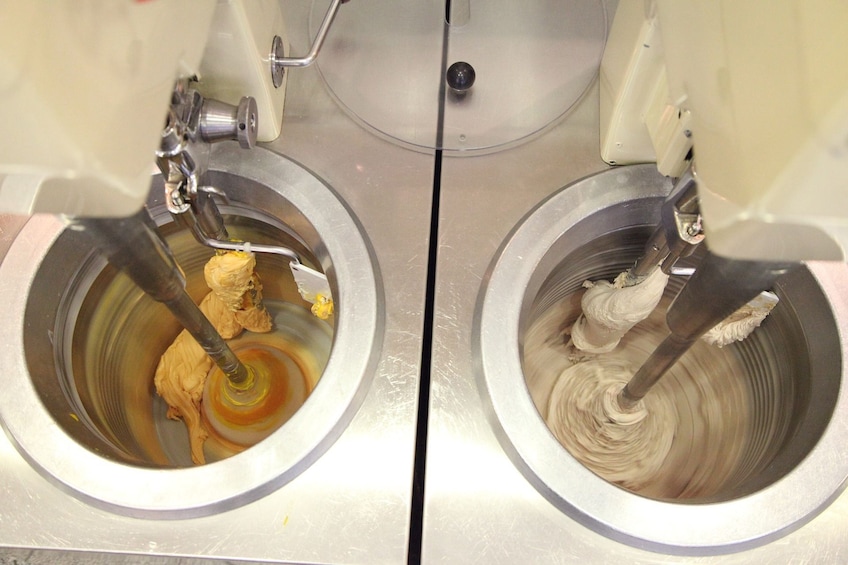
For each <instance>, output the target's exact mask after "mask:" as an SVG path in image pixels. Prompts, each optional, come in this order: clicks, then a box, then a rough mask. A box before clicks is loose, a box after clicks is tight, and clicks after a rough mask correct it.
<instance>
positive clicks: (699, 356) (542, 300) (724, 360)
mask: <svg viewBox="0 0 848 565" xmlns="http://www.w3.org/2000/svg"><path fill="white" fill-rule="evenodd" d="M657 204H659V202H658V203H657ZM622 206H623V205H622ZM615 214H616V210H615V209H614V208H612V209H605V210H602V211H599V212H597V213H596V214H593V215H592V216H589V217H588V218H586V219H585V220H583V221H581V222H580V223H578V224H577V225H576V226H575V227H574V228H573V229H574V230H576V231H577V232H581V231H583V232H584V233H587V236H589V238H588V239H587V240H585V242H584V243H583V244H582V245H581V246H580V247H578V248H576V249H574V251H572V252H571V253H569V254H568V255H567V256H566V257H564V258H563V260H562V261H561V263H560V264H559V265H557V266H556V268H555V269H554V270H553V272H552V273H551V274H550V275H549V277H548V278H547V280H546V281H545V282H544V283H543V285H542V288H541V289H540V290H539V292H538V293H537V294H536V295H535V297H529V296H528V297H527V300H529V301H530V302H531V306H530V313H529V315H528V318H527V322H526V325H525V327H524V331H523V332H522V333H521V334H520V335H519V341H520V342H521V343H523V351H522V364H523V368H524V378H525V381H526V383H527V388H528V390H529V392H530V395H531V397H532V399H533V403H534V405H535V406H536V409H537V410H538V411H539V414H540V415H541V416H542V418H543V419H544V420H545V423H546V425H547V427H548V428H549V429H550V431H551V433H553V434H554V436H555V437H556V438H557V440H558V441H559V442H560V443H561V444H562V445H563V446H564V447H566V448H567V449H568V450H569V451H570V452H571V454H572V455H573V456H574V457H576V458H577V459H579V460H581V462H582V463H583V464H584V465H585V466H586V467H587V468H589V469H591V470H592V471H593V472H595V473H596V474H598V475H599V476H601V477H602V478H604V479H605V480H607V481H609V482H610V483H613V484H616V485H618V486H621V487H622V488H625V489H627V490H629V491H631V492H633V493H637V494H640V495H643V496H647V497H651V498H654V499H658V500H669V501H671V500H673V501H677V502H715V501H723V500H731V499H734V498H739V497H741V496H745V495H747V494H750V493H751V492H754V491H755V490H757V489H760V488H764V487H766V486H768V485H770V484H772V483H774V482H775V481H777V480H779V479H780V478H781V477H783V476H784V475H785V474H786V473H787V472H788V471H789V470H790V469H792V468H793V467H795V466H796V465H797V464H798V463H799V462H800V461H801V460H802V459H804V458H805V457H806V456H807V455H808V454H809V452H810V450H811V449H812V447H813V446H814V445H815V442H816V441H817V439H818V437H820V436H821V433H822V431H823V430H824V427H825V426H826V425H827V422H828V421H829V420H830V417H831V415H832V414H833V408H834V402H835V399H836V398H837V395H838V392H839V387H840V379H839V372H840V368H841V356H840V352H839V343H838V340H837V333H836V331H835V321H834V320H833V317H832V314H831V313H830V310H829V307H828V305H827V299H826V298H825V296H824V295H823V294H822V292H821V290H820V289H819V288H818V285H817V284H816V282H815V279H814V278H813V277H812V276H811V275H810V274H809V272H801V273H793V274H792V275H790V276H789V277H788V278H784V279H783V280H782V281H781V282H780V283H779V284H778V285H777V286H776V287H775V288H774V291H775V293H776V294H777V295H778V297H779V299H780V302H779V304H778V307H777V308H775V310H774V311H772V313H771V314H770V315H769V317H767V318H766V320H765V321H764V322H763V324H762V325H761V326H760V327H759V328H758V329H757V330H756V331H754V333H753V334H752V335H751V336H749V337H748V338H747V339H745V340H744V341H741V342H736V343H733V344H730V345H727V346H725V347H717V346H714V345H710V344H708V343H706V342H705V341H703V340H699V341H698V342H696V343H695V345H694V346H693V347H692V348H691V349H690V350H689V351H688V352H687V353H686V354H685V355H684V356H683V358H682V359H681V360H680V361H678V362H677V363H676V364H675V365H674V366H673V367H672V368H671V370H670V371H669V372H668V373H667V374H666V375H665V376H664V377H663V378H662V379H661V380H660V382H659V383H658V384H657V385H656V388H655V389H654V390H652V391H651V392H650V393H649V395H650V396H648V397H646V408H647V411H648V414H647V419H646V421H644V422H642V423H641V424H642V426H641V428H640V429H639V430H633V432H632V433H633V434H634V435H633V437H621V436H619V437H616V438H613V440H612V441H610V442H609V443H607V444H606V445H600V444H598V445H595V446H594V448H592V449H591V450H590V452H589V453H590V454H588V455H587V454H586V453H583V452H582V450H581V449H580V447H575V443H576V442H577V441H578V440H583V441H585V438H575V437H573V435H572V434H576V433H577V432H575V428H576V427H577V426H576V425H575V423H574V422H573V418H575V417H576V416H575V412H577V407H576V405H577V404H578V403H580V402H586V401H588V400H589V399H588V398H587V396H588V395H590V394H592V393H591V392H589V391H575V390H573V389H572V390H570V391H569V390H567V389H568V384H567V383H566V382H565V381H566V378H567V376H565V375H563V371H565V370H566V369H567V368H568V367H570V366H572V365H574V364H575V363H580V362H583V361H585V360H586V357H587V356H586V355H585V354H581V352H580V351H579V350H576V349H574V348H573V347H571V346H570V345H569V330H570V328H571V326H572V325H573V324H574V322H576V320H577V317H578V316H579V315H580V313H581V312H582V310H581V307H580V298H581V296H582V295H583V293H584V292H585V289H584V288H583V286H582V285H583V281H585V280H591V281H598V280H609V281H612V280H613V279H614V278H615V277H616V276H617V275H618V274H619V273H621V272H622V271H625V270H626V269H628V268H629V267H630V266H632V265H633V263H634V262H635V260H636V259H637V258H638V257H639V254H640V253H641V252H642V249H643V247H644V244H645V242H646V241H647V239H648V236H649V235H650V232H651V229H652V226H647V225H646V226H629V227H625V228H623V229H620V228H618V227H615V226H610V224H609V222H608V221H606V220H607V219H608V218H609V217H611V216H614V215H615ZM584 222H585V223H584ZM589 226H592V227H594V228H596V227H597V226H606V229H611V231H606V232H604V231H603V230H604V228H602V229H601V230H598V233H594V234H591V235H589V232H592V231H595V229H591V228H589ZM696 255H697V254H696ZM693 264H697V262H693ZM686 278H687V277H684V276H671V277H670V278H669V281H668V284H667V285H666V289H665V292H664V294H663V299H662V300H661V301H660V304H659V306H658V307H657V308H656V309H655V310H654V311H653V313H652V314H651V316H650V317H649V318H648V319H646V320H645V321H643V322H640V323H639V324H637V325H636V326H635V327H634V328H633V329H632V330H630V331H629V332H628V333H627V334H626V335H625V336H624V337H623V338H622V340H621V342H620V343H619V345H618V346H617V347H616V348H615V350H614V351H612V352H610V353H606V354H603V357H604V359H605V360H607V361H608V362H612V363H615V364H620V365H622V366H624V367H627V368H629V370H630V372H631V373H632V372H635V370H636V369H638V368H639V367H640V366H641V365H642V363H644V361H645V360H646V359H647V358H648V356H649V355H650V354H651V353H652V352H653V350H654V349H655V348H656V347H657V346H658V345H659V344H660V342H661V341H662V340H663V339H664V338H665V337H666V336H667V335H668V328H667V326H666V324H665V312H666V310H667V309H668V306H669V305H670V303H671V302H672V300H673V299H674V297H675V296H676V295H677V293H678V292H679V291H680V289H681V288H682V287H683V285H684V284H685V282H686ZM798 297H803V298H801V300H802V301H803V307H801V308H799V307H798V303H797V300H798ZM809 342H814V343H815V344H816V345H815V346H813V347H812V351H811V347H810V345H809ZM819 348H821V349H819ZM825 352H827V353H829V354H827V355H825V356H823V359H821V360H818V361H816V360H814V359H813V358H812V357H813V355H815V354H819V353H825ZM813 366H815V368H816V370H815V371H812V370H811V367H813ZM572 386H574V385H572ZM814 389H815V391H816V393H817V398H816V399H815V402H812V401H811V396H812V394H813V390H814ZM580 392H582V393H583V395H582V397H580V398H578V396H580V395H579V393H580ZM569 394H570V395H571V396H569ZM586 413H589V410H586ZM613 427H614V428H615V430H614V431H613V430H611V431H612V432H613V433H615V432H618V433H621V434H623V433H628V432H630V428H628V427H626V426H613ZM801 428H803V429H804V433H802V434H800V435H799V433H798V432H799V430H800V429H801ZM589 441H591V440H589ZM628 442H633V443H635V445H624V446H622V445H621V444H622V443H624V444H628ZM660 443H666V444H667V445H654V444H660ZM619 449H625V450H626V451H625V453H623V454H622V453H620V452H619V451H618V450H619ZM634 451H635V452H636V453H634Z"/></svg>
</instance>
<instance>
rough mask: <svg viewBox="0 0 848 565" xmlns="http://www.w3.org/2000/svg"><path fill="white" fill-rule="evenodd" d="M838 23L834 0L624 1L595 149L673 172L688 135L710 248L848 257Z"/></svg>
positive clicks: (741, 254) (771, 255)
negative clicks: (847, 253)
mask: <svg viewBox="0 0 848 565" xmlns="http://www.w3.org/2000/svg"><path fill="white" fill-rule="evenodd" d="M845 29H848V4H845V3H844V2H839V1H837V0H814V1H807V0H804V1H801V0H797V1H793V2H782V3H778V4H775V3H773V2H767V1H753V2H735V1H721V2H716V1H712V0H709V1H707V0H703V1H693V2H675V1H666V0H656V1H654V0H646V1H644V2H625V3H622V4H621V5H620V7H619V10H618V12H617V13H616V17H615V21H614V23H613V28H612V31H611V35H610V40H609V43H608V45H607V50H606V52H605V55H604V61H603V64H602V74H601V77H602V80H601V93H602V94H601V114H602V118H601V127H602V131H601V138H602V139H601V148H602V155H603V158H604V159H605V160H606V161H607V162H615V163H619V164H624V163H633V162H644V161H654V162H657V164H658V167H659V169H660V171H661V172H662V173H663V174H667V175H672V176H676V175H677V174H679V173H680V170H681V169H682V168H683V167H685V166H686V164H685V163H684V162H683V159H684V158H685V157H686V156H687V154H688V151H689V143H691V144H692V148H693V154H694V161H695V169H696V174H697V179H698V190H699V195H700V200H701V208H702V212H703V215H704V219H705V229H706V233H707V241H708V243H709V245H710V247H711V248H712V249H713V250H714V251H716V252H717V253H720V254H723V255H727V256H732V257H738V258H747V259H774V260H804V259H824V260H844V259H845V257H846V251H845V247H846V244H848V142H846V140H848V60H846V58H845V56H844V54H845V53H846V52H848V51H847V50H848V40H846V38H845V34H844V30H845Z"/></svg>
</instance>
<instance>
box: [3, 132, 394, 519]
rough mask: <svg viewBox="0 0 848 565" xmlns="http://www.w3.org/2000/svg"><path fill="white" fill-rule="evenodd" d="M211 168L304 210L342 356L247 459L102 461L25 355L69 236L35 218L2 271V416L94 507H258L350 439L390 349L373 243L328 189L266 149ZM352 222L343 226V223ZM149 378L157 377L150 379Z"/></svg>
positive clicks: (191, 511)
mask: <svg viewBox="0 0 848 565" xmlns="http://www.w3.org/2000/svg"><path fill="white" fill-rule="evenodd" d="M211 163H212V167H211V168H212V169H213V170H220V171H225V172H226V173H228V174H232V175H237V176H239V177H243V178H245V179H248V180H252V181H255V182H257V183H260V184H262V185H264V186H266V187H269V188H271V189H272V190H274V191H276V192H278V193H279V194H280V195H282V196H283V197H284V198H285V199H286V200H288V201H289V202H290V203H291V204H292V205H293V206H294V207H295V208H297V209H298V210H299V211H300V212H301V213H302V214H303V215H304V217H306V218H307V220H308V221H309V222H311V223H312V225H313V226H314V228H315V230H316V232H317V233H318V234H319V235H320V237H321V238H322V245H324V246H325V248H326V251H327V255H328V256H329V257H330V258H331V259H332V265H324V266H323V267H324V268H325V270H326V269H327V268H330V267H331V268H332V269H333V270H334V272H335V275H336V280H338V281H344V283H345V284H339V285H338V287H339V288H338V289H337V296H336V297H335V301H336V304H337V312H338V314H337V317H336V326H335V335H334V341H333V348H332V350H331V353H330V357H329V360H328V362H327V366H326V368H325V370H324V373H323V375H322V378H321V381H320V382H319V386H317V387H316V388H315V390H314V391H313V392H312V394H311V395H310V397H309V399H308V400H307V402H306V403H305V404H304V405H303V406H302V407H301V408H300V409H299V410H298V411H297V412H296V413H295V414H294V416H292V418H291V419H290V420H289V421H288V422H287V423H286V424H285V425H284V426H282V427H281V428H280V429H278V430H277V431H276V432H274V433H273V434H272V435H271V436H269V437H268V438H267V439H265V440H264V441H262V442H260V443H259V444H257V445H255V446H253V447H251V448H250V449H248V450H246V451H245V452H243V453H240V454H237V455H235V456H232V457H230V458H227V459H224V460H222V461H218V462H215V463H211V464H208V465H203V466H198V467H192V468H180V469H148V468H141V467H134V466H131V465H127V464H123V463H118V462H115V461H111V460H108V459H105V458H103V457H101V456H99V455H97V454H96V453H94V452H92V451H89V450H88V449H86V448H85V447H83V446H82V445H80V444H79V443H77V442H76V441H75V440H74V439H73V438H72V437H70V436H69V435H68V434H66V433H65V432H64V431H63V429H62V428H61V427H60V426H59V425H57V423H56V422H55V421H54V418H53V416H51V414H50V413H49V412H48V411H47V410H46V408H45V407H44V406H43V404H42V403H41V401H40V399H39V395H38V393H37V391H36V390H35V388H34V386H33V384H32V381H31V380H30V378H29V373H28V369H27V363H26V359H25V356H24V344H23V333H24V331H23V324H24V316H25V309H26V303H27V300H24V299H14V298H12V297H18V298H23V297H26V296H27V295H28V291H29V288H30V286H31V283H32V280H33V278H34V277H35V275H36V273H37V271H38V268H39V266H40V262H41V258H43V257H44V255H45V254H46V253H47V251H48V250H49V248H50V246H51V245H52V244H53V242H54V241H55V240H56V238H57V237H58V236H59V235H60V233H61V232H62V230H63V229H64V227H65V226H64V224H63V223H62V222H61V221H60V220H59V219H58V218H56V217H54V216H34V217H33V218H32V219H30V220H29V222H27V224H26V225H25V226H24V227H23V229H22V230H21V231H20V233H19V235H18V236H17V238H16V240H15V242H14V243H13V245H12V247H11V248H10V249H9V252H8V254H7V255H6V258H5V260H4V261H3V263H2V265H0V295H2V296H6V297H10V299H9V300H7V311H6V312H7V314H6V319H5V321H4V323H3V324H0V344H2V346H0V366H2V367H3V369H4V375H5V378H6V382H5V386H4V393H3V394H2V395H0V417H2V422H3V426H4V427H5V428H6V430H7V432H8V435H9V436H10V437H11V438H12V439H13V443H14V444H15V445H16V447H17V448H18V451H19V452H20V453H21V454H22V455H23V456H24V458H25V459H27V460H28V461H29V462H30V463H31V464H32V465H33V466H34V467H35V468H36V469H37V470H38V471H39V472H40V473H41V474H42V475H44V476H46V477H47V478H48V479H50V480H51V481H53V482H54V483H56V484H57V485H58V486H59V487H60V488H62V489H63V490H67V491H69V492H70V493H71V494H73V495H75V496H77V497H79V498H82V499H83V500H86V501H87V502H89V503H91V504H93V505H95V506H99V507H103V508H106V509H109V510H113V511H116V512H118V513H121V514H125V515H130V516H138V517H156V518H163V517H164V518H186V517H193V516H200V515H208V514H212V513H215V512H219V511H222V510H226V509H229V508H234V507H237V506H240V505H242V504H245V503H247V502H250V501H253V500H256V499H257V498H259V497H260V496H262V495H264V494H267V493H268V492H270V491H272V490H274V489H276V488H278V487H279V486H281V485H282V484H284V483H286V482H288V481H290V480H291V479H292V478H294V477H295V476H297V475H298V474H299V473H300V472H302V471H303V470H304V469H305V468H307V467H308V466H309V465H310V464H311V463H312V462H314V461H315V460H316V459H317V458H318V457H319V456H320V455H321V454H322V453H323V452H324V451H326V449H327V448H328V447H329V446H330V445H332V443H333V442H334V441H335V440H336V439H337V438H338V436H339V435H341V432H342V431H343V429H344V428H345V426H346V425H347V423H349V421H350V420H351V418H352V417H353V414H354V413H355V412H356V410H357V409H358V407H359V405H360V404H361V401H362V399H363V397H364V395H365V393H366V392H367V384H368V383H370V377H371V376H372V375H373V373H374V370H375V368H376V363H377V358H378V357H379V350H380V347H381V343H382V334H383V325H384V306H383V305H384V300H383V294H382V287H381V285H380V282H379V281H380V279H379V275H378V268H377V264H376V261H375V259H374V258H373V254H372V252H371V248H370V244H369V243H368V241H367V239H366V237H365V235H364V232H363V230H362V229H361V227H360V226H359V224H358V222H357V221H356V219H355V217H354V216H353V215H352V213H351V212H350V211H349V210H348V209H347V207H346V206H345V205H344V203H343V202H342V201H341V200H340V198H339V197H338V196H337V195H336V194H335V193H334V192H333V191H332V189H331V188H330V187H328V186H327V185H325V184H324V183H323V182H322V181H320V180H319V179H318V178H316V177H315V176H314V175H312V174H311V173H310V172H309V171H307V170H306V169H304V168H303V167H301V166H300V165H299V164H297V163H295V162H294V161H291V160H289V159H287V158H286V157H283V156H281V155H277V154H275V153H272V152H270V151H268V150H265V149H262V148H256V149H253V150H251V151H250V152H245V151H243V150H241V149H239V148H238V147H234V146H233V144H221V145H217V146H215V148H214V150H213V154H212V158H211ZM341 219H343V220H344V221H340V220H341ZM151 378H152V375H151Z"/></svg>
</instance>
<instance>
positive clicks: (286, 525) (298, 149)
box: [0, 2, 433, 563]
mask: <svg viewBox="0 0 848 565" xmlns="http://www.w3.org/2000/svg"><path fill="white" fill-rule="evenodd" d="M286 4H287V5H286V6H285V8H286V14H287V21H288V23H289V27H290V28H291V38H290V39H291V42H292V45H293V49H295V50H299V52H305V51H306V50H307V49H308V38H307V32H308V29H307V21H308V10H309V6H308V4H309V3H304V2H287V3H286ZM304 4H306V5H304ZM287 72H290V73H291V75H290V79H289V83H288V90H287V99H286V112H285V117H284V125H283V133H282V136H281V137H280V139H278V140H277V141H275V142H274V143H272V144H270V146H269V148H270V149H272V150H274V151H276V152H279V153H282V154H285V155H287V156H288V157H290V158H292V159H294V160H296V161H298V162H300V163H301V164H303V165H304V166H305V167H306V168H308V169H310V170H311V171H313V172H314V173H315V175H317V176H318V177H320V178H321V179H323V180H324V181H325V182H326V183H328V184H329V185H331V186H332V187H334V189H335V190H336V191H337V192H338V193H339V194H340V195H341V197H342V198H343V199H344V200H345V201H346V202H347V204H348V205H349V207H350V208H351V209H352V211H353V213H354V214H355V216H356V217H357V218H358V220H359V221H360V222H361V223H362V225H363V227H364V231H365V232H366V233H367V235H368V237H369V239H370V241H371V243H372V245H373V248H374V252H375V256H376V259H377V262H378V263H379V267H380V270H381V273H382V282H383V285H384V290H385V296H386V312H387V318H386V324H385V328H386V333H385V338H384V345H383V349H382V355H381V358H380V360H379V365H378V368H377V374H376V375H375V377H374V379H373V382H372V384H371V386H370V389H369V390H368V392H367V396H366V398H365V400H364V402H363V404H362V406H361V408H360V410H359V412H358V413H357V414H356V415H355V416H354V418H353V421H352V422H351V423H350V425H349V427H348V428H347V429H346V430H345V431H344V432H343V433H342V435H341V437H340V438H339V439H338V440H337V441H336V443H335V444H334V445H332V446H331V447H330V448H329V450H328V451H327V452H326V453H325V454H324V455H323V456H322V457H320V459H319V460H318V461H317V462H316V463H314V464H313V465H312V466H311V467H310V468H308V469H307V470H306V471H304V472H303V473H302V474H301V475H300V476H298V477H296V478H295V479H294V480H293V481H292V482H290V483H288V484H286V485H284V486H283V487H281V488H280V489H279V490H277V491H275V492H273V493H271V494H269V495H267V496H265V497H264V498H262V499H260V500H258V501H256V502H254V503H251V504H248V505H247V506H244V507H241V508H238V509H235V510H231V511H228V512H225V513H221V514H217V515H213V516H208V517H204V518H197V519H191V520H144V519H133V518H128V517H125V516H119V515H116V514H112V513H109V512H107V511H104V510H99V509H97V508H94V507H92V506H89V505H88V504H86V503H84V502H80V501H79V500H77V499H75V498H73V497H71V496H69V495H68V494H65V493H64V492H62V491H60V490H58V489H57V488H56V487H55V486H54V485H53V484H51V483H49V482H48V481H47V480H45V479H44V478H43V477H41V476H40V475H39V474H38V473H36V472H35V471H34V470H33V469H32V467H30V466H29V464H28V463H27V462H26V461H25V460H24V459H23V458H22V457H21V456H20V455H19V454H18V452H17V451H16V450H15V448H14V447H13V446H12V444H11V443H10V442H9V441H8V440H7V439H6V437H5V436H2V437H0V493H2V494H3V504H2V506H0V547H7V548H42V549H55V550H74V551H82V552H89V553H88V554H86V555H83V554H79V553H73V554H70V553H59V554H53V553H48V554H45V553H43V552H38V553H36V554H30V553H28V552H26V551H23V550H16V551H12V552H10V553H8V554H7V555H8V556H9V557H8V559H9V560H11V559H13V558H14V559H19V560H22V559H27V560H30V561H32V562H33V563H35V562H44V560H48V561H49V562H56V561H51V560H52V559H57V560H59V561H58V562H61V560H62V559H65V558H66V559H67V561H68V562H75V563H76V562H81V561H83V562H84V561H86V560H88V559H93V560H94V562H98V561H97V558H96V557H91V552H93V553H95V554H96V553H110V554H143V555H147V556H155V555H164V556H189V557H209V558H217V559H236V560H258V561H263V562H271V561H285V562H297V563H401V562H405V561H406V557H407V543H408V536H409V521H410V505H411V500H412V494H411V492H412V472H413V462H414V448H415V432H416V417H417V406H418V384H419V374H420V361H421V347H422V323H423V310H424V300H425V280H426V269H427V246H428V236H429V220H430V215H429V209H430V202H431V195H432V185H433V155H432V154H427V153H419V152H412V151H409V150H405V149H401V148H399V147H396V146H395V145H392V144H391V143H389V142H386V141H383V140H381V139H378V138H377V137H375V136H374V135H372V134H370V133H368V132H367V131H366V130H364V129H363V128H362V127H360V126H359V125H357V124H356V123H354V122H353V120H351V119H350V118H349V117H348V116H347V115H346V114H345V113H344V112H342V111H341V110H340V109H339V108H338V106H337V104H336V103H335V102H334V101H333V100H332V99H331V98H330V96H329V95H328V93H327V91H326V89H325V88H324V86H323V84H322V83H321V79H320V77H319V76H318V73H317V71H316V69H315V68H308V69H299V70H292V71H287ZM387 165H390V166H387ZM0 227H2V230H3V231H2V232H0V237H2V239H3V242H4V243H6V244H7V243H8V240H9V239H10V237H11V235H12V234H14V233H15V232H16V230H17V228H19V227H20V219H19V218H15V217H5V218H3V219H2V226H0ZM5 251H6V248H4V249H3V253H4V254H5ZM69 464H73V462H69ZM127 488H143V487H142V485H127ZM3 555H4V554H3V553H2V550H0V563H3V562H6V561H4V559H7V558H6V557H4V556H3ZM33 555H34V556H33ZM118 558H119V556H118V555H112V556H110V557H109V558H108V560H109V561H110V562H113V561H114V560H115V559H118ZM122 559H123V560H125V561H126V562H133V563H137V562H139V560H138V558H137V557H126V556H125V557H123V558H122ZM9 562H11V561H9ZM151 562H154V563H158V562H160V560H159V559H151Z"/></svg>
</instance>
